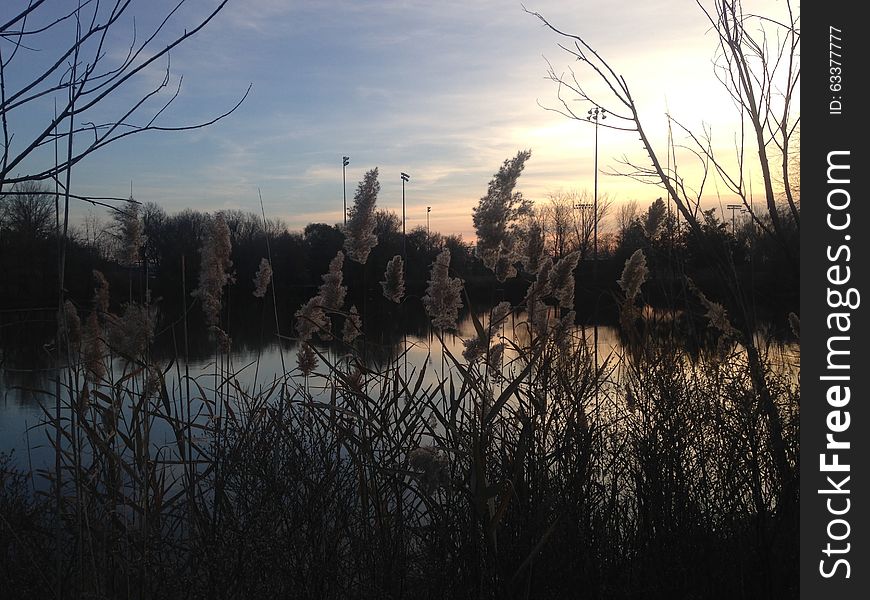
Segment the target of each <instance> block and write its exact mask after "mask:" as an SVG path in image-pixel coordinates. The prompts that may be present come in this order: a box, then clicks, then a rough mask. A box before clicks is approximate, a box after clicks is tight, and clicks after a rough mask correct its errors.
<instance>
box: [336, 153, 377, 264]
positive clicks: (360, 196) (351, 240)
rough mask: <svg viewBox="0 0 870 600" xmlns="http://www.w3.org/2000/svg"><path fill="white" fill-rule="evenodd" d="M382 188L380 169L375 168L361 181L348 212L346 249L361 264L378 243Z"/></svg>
mask: <svg viewBox="0 0 870 600" xmlns="http://www.w3.org/2000/svg"><path fill="white" fill-rule="evenodd" d="M380 189H381V184H380V183H378V169H377V168H374V169H372V170H371V171H369V172H367V173H366V174H365V177H364V178H363V180H362V181H361V182H360V183H359V187H358V188H357V190H356V195H355V196H354V200H353V206H352V207H351V208H350V210H349V211H348V212H347V228H346V229H345V232H344V235H345V240H344V249H345V250H347V254H348V256H350V258H351V259H352V260H355V261H356V262H358V263H360V264H365V262H366V260H368V257H369V252H371V251H372V248H374V247H375V246H377V245H378V238H377V236H376V235H375V203H376V202H377V199H378V192H379V191H380Z"/></svg>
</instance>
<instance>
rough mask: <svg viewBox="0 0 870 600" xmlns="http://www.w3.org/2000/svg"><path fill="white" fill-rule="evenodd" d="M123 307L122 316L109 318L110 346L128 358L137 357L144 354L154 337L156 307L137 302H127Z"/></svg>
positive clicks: (110, 316)
mask: <svg viewBox="0 0 870 600" xmlns="http://www.w3.org/2000/svg"><path fill="white" fill-rule="evenodd" d="M122 308H123V310H122V313H121V315H120V316H118V315H109V317H108V318H107V323H108V339H109V346H110V347H111V348H112V349H113V350H114V351H116V352H118V353H120V354H121V355H123V356H125V357H127V358H131V359H136V358H139V357H141V356H143V354H144V353H145V349H146V348H147V347H148V344H150V343H151V342H152V341H153V339H154V322H155V314H154V309H153V308H151V307H150V306H148V305H145V306H143V305H141V304H139V303H136V302H127V303H125V304H124V306H123V307H122Z"/></svg>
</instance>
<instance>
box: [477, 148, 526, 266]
mask: <svg viewBox="0 0 870 600" xmlns="http://www.w3.org/2000/svg"><path fill="white" fill-rule="evenodd" d="M531 155H532V152H531V150H523V151H520V152H518V153H517V155H516V156H515V157H514V158H511V159H507V160H505V161H504V164H502V166H501V168H500V169H499V171H498V173H496V174H495V175H494V176H493V178H492V180H491V181H490V182H489V187H488V189H487V193H486V196H484V197H482V198H481V199H480V202H479V203H478V205H477V206H476V207H475V208H474V210H473V211H472V220H473V223H474V230H475V232H476V234H477V255H478V256H479V257H480V259H481V260H482V261H483V263H484V264H485V265H486V266H487V268H489V269H490V270H491V271H493V272H494V273H495V275H496V278H497V279H498V280H499V281H504V280H505V279H507V278H509V277H513V276H515V275H516V269H515V268H514V267H513V263H514V262H515V261H516V260H517V259H518V258H519V257H518V256H517V254H516V248H515V247H516V243H515V239H516V238H517V237H518V235H517V233H518V229H519V220H520V219H521V217H523V216H525V215H528V214H529V212H530V211H531V203H530V202H529V201H528V200H525V199H524V198H523V196H522V194H521V193H520V192H515V191H514V188H515V187H516V184H517V179H519V176H520V174H521V173H522V171H523V167H525V164H526V160H528V159H529V157H531Z"/></svg>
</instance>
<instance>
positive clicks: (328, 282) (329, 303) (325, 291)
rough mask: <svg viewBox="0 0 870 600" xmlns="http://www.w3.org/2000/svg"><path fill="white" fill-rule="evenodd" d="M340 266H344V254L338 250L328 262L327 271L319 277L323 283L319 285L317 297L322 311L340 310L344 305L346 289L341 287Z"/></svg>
mask: <svg viewBox="0 0 870 600" xmlns="http://www.w3.org/2000/svg"><path fill="white" fill-rule="evenodd" d="M342 265H344V252H342V251H341V250H339V251H338V252H337V253H336V255H335V258H333V259H332V260H331V261H330V262H329V271H327V272H326V273H325V274H323V275H321V276H320V278H321V279H322V280H323V283H322V284H320V288H319V290H318V292H317V295H318V296H320V299H321V303H320V305H321V306H322V307H323V309H324V310H327V311H336V310H341V307H342V305H344V297H345V295H347V287H346V286H343V285H341V282H342V278H343V276H342V273H341V267H342Z"/></svg>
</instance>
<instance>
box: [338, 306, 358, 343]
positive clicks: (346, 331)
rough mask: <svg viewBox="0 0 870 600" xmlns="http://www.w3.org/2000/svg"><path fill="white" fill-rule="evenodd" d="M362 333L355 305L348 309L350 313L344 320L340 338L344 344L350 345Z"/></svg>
mask: <svg viewBox="0 0 870 600" xmlns="http://www.w3.org/2000/svg"><path fill="white" fill-rule="evenodd" d="M362 333H363V323H362V318H360V316H359V312H357V310H356V305H354V306H351V307H350V312H349V313H348V314H347V317H346V318H345V319H344V328H343V329H342V332H341V334H342V335H341V337H342V339H343V340H344V343H345V344H352V343H353V341H354V340H355V339H356V338H358V337H359V336H361V335H362Z"/></svg>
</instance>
